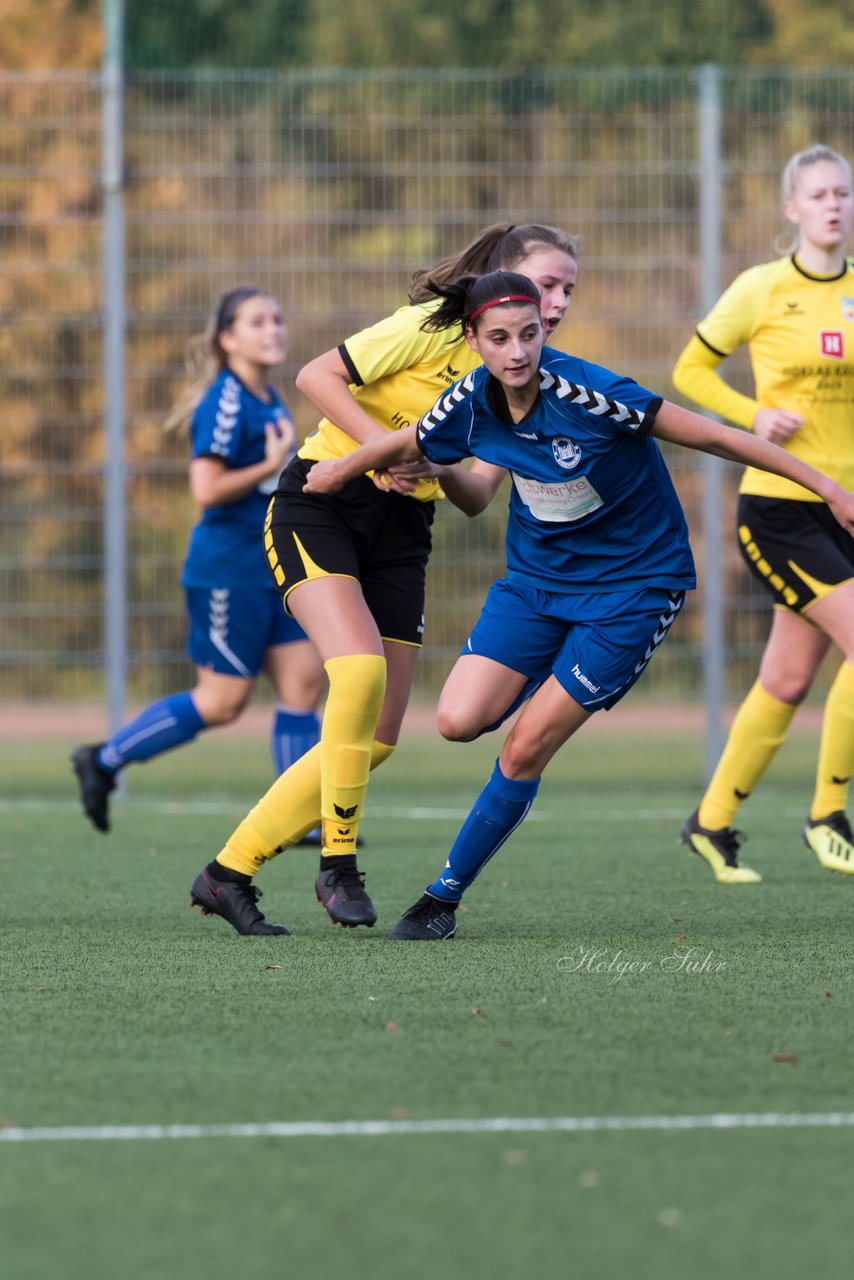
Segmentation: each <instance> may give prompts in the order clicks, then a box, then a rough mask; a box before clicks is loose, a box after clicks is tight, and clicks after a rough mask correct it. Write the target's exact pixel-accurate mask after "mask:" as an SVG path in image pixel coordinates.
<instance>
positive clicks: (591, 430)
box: [306, 272, 854, 941]
mask: <svg viewBox="0 0 854 1280" xmlns="http://www.w3.org/2000/svg"><path fill="white" fill-rule="evenodd" d="M435 291H436V293H438V294H439V295H440V296H441V297H442V298H443V299H444V301H443V303H442V305H441V306H440V307H439V309H438V310H437V311H436V312H434V314H433V316H432V317H431V318H430V320H429V321H428V322H427V323H428V324H431V325H435V326H437V327H442V326H450V325H454V324H459V323H462V324H463V325H464V331H465V334H466V339H467V341H468V343H469V345H470V346H471V347H472V348H473V350H475V351H476V352H477V353H478V354H479V355H480V357H481V359H482V360H483V364H482V365H481V366H480V367H479V368H477V369H475V370H474V371H473V372H472V373H470V374H468V375H467V376H466V377H465V378H463V379H462V380H461V381H460V382H458V383H457V384H456V385H455V386H454V387H452V388H451V390H450V391H448V392H447V393H446V394H445V395H443V396H442V397H441V398H440V399H439V400H438V401H437V402H436V404H435V405H434V406H433V408H432V409H431V410H430V412H429V413H427V414H426V415H425V416H424V417H423V418H422V419H421V420H420V422H419V423H418V424H417V425H416V426H415V427H413V428H410V429H409V430H408V431H405V432H398V433H397V434H396V435H395V436H393V437H389V438H388V439H386V440H383V441H372V442H370V443H368V444H366V445H364V446H363V447H362V448H361V449H359V450H358V451H357V452H356V453H354V454H350V455H349V456H348V457H347V458H343V459H336V460H331V461H323V462H318V463H316V464H315V465H314V466H313V467H312V469H311V471H310V472H309V474H308V478H307V481H306V488H307V490H308V491H309V492H316V493H331V492H336V491H337V489H338V487H340V485H341V484H343V483H345V482H346V481H347V480H349V479H350V478H351V477H352V476H353V475H354V474H358V473H359V472H360V471H363V470H366V469H369V468H375V467H383V466H388V465H390V464H393V463H395V462H399V461H401V460H405V459H407V458H413V457H416V456H418V455H419V454H423V455H424V456H425V457H427V458H428V459H429V460H430V461H431V462H433V463H435V464H439V465H449V464H451V463H455V462H457V461H459V460H460V459H462V458H465V457H474V458H477V459H479V460H480V462H481V464H485V465H482V466H481V467H480V468H479V470H478V472H477V474H476V476H475V477H474V478H473V480H472V485H473V486H476V487H477V490H478V492H479V499H477V500H475V499H473V500H472V501H471V503H470V504H469V506H468V507H467V511H468V512H469V513H470V514H474V512H475V510H476V509H477V510H483V509H484V508H485V507H486V506H487V505H488V503H489V502H490V501H491V500H492V498H493V497H494V495H495V493H496V492H497V489H498V486H499V484H500V483H501V480H502V478H503V477H504V475H505V474H507V473H508V472H509V473H510V476H511V479H512V488H511V491H510V507H509V515H508V523H507V540H506V549H507V576H506V577H505V578H502V579H500V580H499V581H498V582H496V583H494V584H493V586H492V587H491V589H490V591H489V594H488V596H487V599H486V602H485V604H484V607H483V611H482V613H481V616H480V619H479V620H478V622H477V623H476V625H475V628H474V631H473V632H472V634H471V636H470V637H469V639H468V641H467V643H466V646H465V648H464V650H463V653H462V655H461V657H460V658H459V660H458V661H457V664H456V666H455V667H454V669H453V671H452V672H451V674H450V676H449V677H448V680H447V682H446V684H445V687H444V689H443V691H442V695H441V698H440V702H439V709H438V724H439V729H440V731H441V733H442V734H443V736H445V737H446V738H450V739H452V740H455V741H470V740H471V739H473V738H475V737H477V736H478V735H479V734H480V733H483V732H484V731H485V730H487V729H492V728H496V727H497V726H498V725H499V724H501V723H502V722H503V721H504V720H505V719H506V718H507V717H508V716H509V714H510V713H511V712H512V711H513V710H515V709H516V708H517V707H518V706H519V705H520V703H521V702H522V701H524V700H525V699H526V698H527V699H528V701H527V705H526V706H525V708H524V710H523V711H522V713H521V715H520V716H519V718H518V719H517V721H516V723H515V724H514V726H513V728H512V730H511V731H510V733H509V735H508V736H507V739H506V740H505V742H504V745H503V746H502V748H501V752H500V754H499V757H498V760H497V762H496V765H495V769H494V772H493V774H492V776H491V778H490V779H489V781H488V783H487V785H486V787H485V788H484V790H483V791H482V792H481V794H480V796H479V797H478V799H477V800H476V801H475V804H474V807H473V808H472V810H471V812H470V814H469V816H468V818H467V819H466V821H465V823H464V824H463V826H462V829H461V830H460V833H459V835H458V836H457V839H456V841H455V842H454V845H453V848H452V849H451V852H450V854H449V857H448V861H447V863H446V864H445V867H444V870H443V871H442V872H441V874H440V875H439V876H438V877H437V879H436V880H435V881H434V882H433V883H432V884H431V885H429V886H428V888H427V891H426V892H425V893H424V895H423V896H422V897H421V898H420V899H419V900H418V901H417V902H416V903H415V904H414V905H413V906H412V907H410V909H409V910H408V911H407V912H406V913H405V914H404V916H403V917H402V919H401V920H400V921H399V922H398V924H397V925H396V926H395V928H394V929H393V930H392V931H391V933H390V934H389V937H390V938H392V939H394V940H424V941H432V940H438V939H441V938H450V937H452V936H453V934H454V932H455V930H456V919H455V911H456V908H457V905H458V904H459V901H460V899H461V898H462V895H463V893H464V892H465V890H466V889H467V888H468V886H469V885H470V884H471V883H472V881H473V880H474V879H475V877H476V876H477V875H478V873H479V872H480V871H481V869H482V868H483V867H484V866H485V865H486V863H487V862H488V861H489V859H490V858H491V857H492V856H493V855H494V854H495V853H496V852H497V851H498V849H499V848H500V847H501V845H502V844H503V843H504V841H505V840H506V839H507V837H508V836H509V835H510V834H511V832H512V831H514V830H515V828H516V827H517V826H518V825H519V824H520V823H521V822H522V820H523V819H524V818H525V816H526V814H527V813H528V810H529V809H530V807H531V804H532V803H533V800H534V797H535V795H536V793H537V789H538V787H539V784H540V777H541V775H542V772H543V770H544V768H545V767H546V765H547V764H548V762H549V761H550V760H551V758H552V756H554V754H555V753H556V752H557V751H558V750H559V748H560V747H561V746H562V745H563V744H564V743H565V742H566V741H567V739H569V738H570V737H571V736H572V735H573V734H574V733H575V732H576V731H577V730H578V729H580V728H581V726H582V725H583V724H584V723H585V722H586V721H587V720H588V719H589V718H590V716H591V715H592V714H593V713H594V712H595V711H598V710H600V709H602V708H604V709H606V710H607V709H609V708H610V707H613V706H614V705H615V704H616V703H617V702H618V701H619V700H620V699H621V698H622V697H623V696H624V694H625V693H626V692H627V691H628V690H629V689H630V688H631V686H632V685H633V684H634V683H635V682H636V681H637V680H638V678H639V677H640V675H641V674H642V672H643V671H644V669H645V668H646V666H647V664H648V662H649V661H650V658H651V657H652V655H653V653H654V652H655V650H656V649H657V647H658V646H659V644H660V643H661V642H662V640H663V639H664V638H665V636H666V635H667V633H668V631H669V629H670V627H671V625H672V623H673V621H674V619H675V618H676V616H677V614H678V613H679V610H680V609H681V607H682V603H683V600H684V593H685V591H686V590H689V589H690V588H692V587H693V586H694V585H695V578H694V565H693V560H692V556H691V551H690V547H689V545H688V531H687V527H686V524H685V519H684V516H683V513H682V509H681V507H680V504H679V500H678V498H677V496H676V492H675V490H674V488H673V484H672V481H671V480H670V477H669V474H668V472H667V469H666V467H665V466H664V463H663V460H662V458H661V454H660V453H659V450H658V447H657V445H656V444H655V441H654V439H653V438H652V437H657V438H659V439H663V440H668V441H670V442H672V443H674V444H681V445H685V446H687V447H689V448H693V449H700V450H702V451H704V452H707V453H714V454H717V455H718V456H720V457H725V458H730V459H732V460H736V461H749V462H751V463H752V465H754V466H756V467H761V468H763V469H765V470H768V471H773V472H776V473H777V474H779V475H784V476H788V477H790V478H792V479H796V480H797V482H798V483H800V484H803V485H804V486H805V487H806V488H809V489H811V490H812V491H813V492H815V493H818V494H819V495H820V496H822V497H823V498H824V499H825V501H827V503H828V505H829V506H830V508H831V510H832V511H833V513H834V515H835V516H836V517H837V519H838V520H839V521H840V523H841V524H843V526H844V527H846V528H848V529H849V530H850V529H852V528H854V494H850V493H848V492H847V491H846V490H844V489H842V488H841V487H840V486H839V485H838V484H836V483H835V482H834V481H832V480H829V479H828V478H827V477H825V476H823V475H822V474H821V473H820V472H818V471H816V470H815V469H814V468H813V467H810V466H808V465H807V464H805V463H803V462H801V461H800V460H799V459H796V458H794V457H792V456H790V455H789V454H787V453H785V452H784V451H783V450H781V449H779V448H778V447H777V446H775V445H772V444H769V443H768V442H766V441H762V440H757V439H754V438H750V437H746V436H744V435H743V433H741V432H738V431H735V430H733V429H732V428H729V427H724V426H721V425H719V424H717V423H713V422H710V421H709V420H707V419H705V418H702V417H700V416H699V415H697V414H694V413H690V412H689V411H687V410H685V409H681V408H679V407H678V406H677V405H673V404H669V403H667V402H666V401H663V400H662V399H661V397H660V396H658V395H655V394H654V393H653V392H651V391H647V390H645V389H644V388H643V387H640V386H638V384H637V383H635V382H632V381H631V379H628V378H623V377H621V376H620V375H618V374H615V373H611V372H610V371H609V370H607V369H603V368H601V367H599V366H597V365H592V364H589V363H587V362H586V361H583V360H580V359H578V358H577V357H575V356H571V355H564V354H562V353H560V352H557V351H554V350H551V349H549V348H548V347H544V345H543V344H544V333H543V327H542V322H541V319H540V311H539V295H538V290H537V288H536V286H535V285H534V284H533V283H532V282H531V281H529V280H528V279H526V277H524V276H521V275H518V274H515V273H510V272H493V273H492V274H490V275H487V276H482V277H480V278H478V279H475V278H471V277H469V278H467V279H463V280H460V281H458V282H457V283H455V284H453V285H449V286H440V285H436V286H435Z"/></svg>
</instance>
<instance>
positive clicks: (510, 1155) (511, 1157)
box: [501, 1151, 525, 1164]
mask: <svg viewBox="0 0 854 1280" xmlns="http://www.w3.org/2000/svg"><path fill="white" fill-rule="evenodd" d="M501 1159H502V1160H503V1161H504V1163H505V1164H524V1163H525V1152H524V1151H504V1152H502V1154H501Z"/></svg>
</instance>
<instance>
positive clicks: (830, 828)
mask: <svg viewBox="0 0 854 1280" xmlns="http://www.w3.org/2000/svg"><path fill="white" fill-rule="evenodd" d="M804 844H805V845H806V846H807V848H808V849H812V851H813V853H814V854H815V856H816V857H817V858H818V860H819V862H820V863H821V865H822V866H823V867H824V868H825V870H827V871H842V872H844V874H845V875H849V876H852V875H854V835H852V832H851V825H850V823H849V821H848V819H847V817H846V816H845V812H844V810H842V809H839V810H837V812H836V813H829V814H828V815H827V817H826V818H815V819H813V818H810V819H809V821H808V822H807V825H806V826H805V827H804Z"/></svg>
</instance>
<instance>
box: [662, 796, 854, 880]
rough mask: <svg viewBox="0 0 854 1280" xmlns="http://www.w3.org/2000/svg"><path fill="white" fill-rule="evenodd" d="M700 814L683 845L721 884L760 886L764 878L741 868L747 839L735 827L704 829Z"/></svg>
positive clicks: (688, 827)
mask: <svg viewBox="0 0 854 1280" xmlns="http://www.w3.org/2000/svg"><path fill="white" fill-rule="evenodd" d="M697 813H698V810H696V809H695V810H694V812H693V813H692V814H691V817H690V818H689V819H688V821H687V822H686V823H685V826H684V827H683V828H682V834H681V836H680V837H679V838H680V840H681V842H682V844H687V846H688V848H689V849H690V850H691V852H692V853H696V854H699V856H700V857H701V858H705V860H706V862H708V864H709V866H710V867H711V868H712V871H713V872H714V873H715V879H716V880H717V882H718V884H759V883H760V882H761V880H762V877H761V875H760V874H759V872H758V871H753V870H752V869H751V868H750V867H740V866H739V865H738V850H739V846H740V844H741V841H742V839H743V838H744V837H743V836H742V833H741V832H740V831H734V830H733V829H732V827H721V829H720V830H719V831H709V830H708V829H707V828H706V827H701V826H700V823H699V820H698V818H697ZM852 853H854V848H852ZM852 870H854V867H853V868H852Z"/></svg>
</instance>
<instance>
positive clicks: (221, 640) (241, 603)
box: [184, 587, 307, 679]
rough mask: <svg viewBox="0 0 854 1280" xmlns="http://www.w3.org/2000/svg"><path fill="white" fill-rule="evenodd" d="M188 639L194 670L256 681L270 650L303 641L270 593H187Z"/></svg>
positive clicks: (279, 601)
mask: <svg viewBox="0 0 854 1280" xmlns="http://www.w3.org/2000/svg"><path fill="white" fill-rule="evenodd" d="M184 594H185V595H186V597H187V611H188V613H189V615H190V638H189V642H188V644H187V652H188V653H189V655H190V658H191V659H192V661H193V662H194V663H195V665H196V666H197V667H205V668H207V670H208V671H216V672H217V673H218V674H219V675H221V676H243V677H244V678H249V679H254V678H255V676H257V675H258V673H259V671H260V670H261V667H262V666H263V663H264V654H265V653H266V652H267V650H268V649H271V648H272V647H273V645H277V644H293V643H294V641H296V640H305V639H307V637H306V634H305V632H304V631H303V629H302V627H301V626H300V625H299V623H298V622H296V621H295V620H294V619H293V618H291V617H289V616H288V614H286V613H285V611H284V608H283V607H282V597H281V596H280V595H279V593H278V591H276V590H274V589H273V588H272V587H212V588H210V589H207V588H203V587H187V588H186V589H185V592H184Z"/></svg>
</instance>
